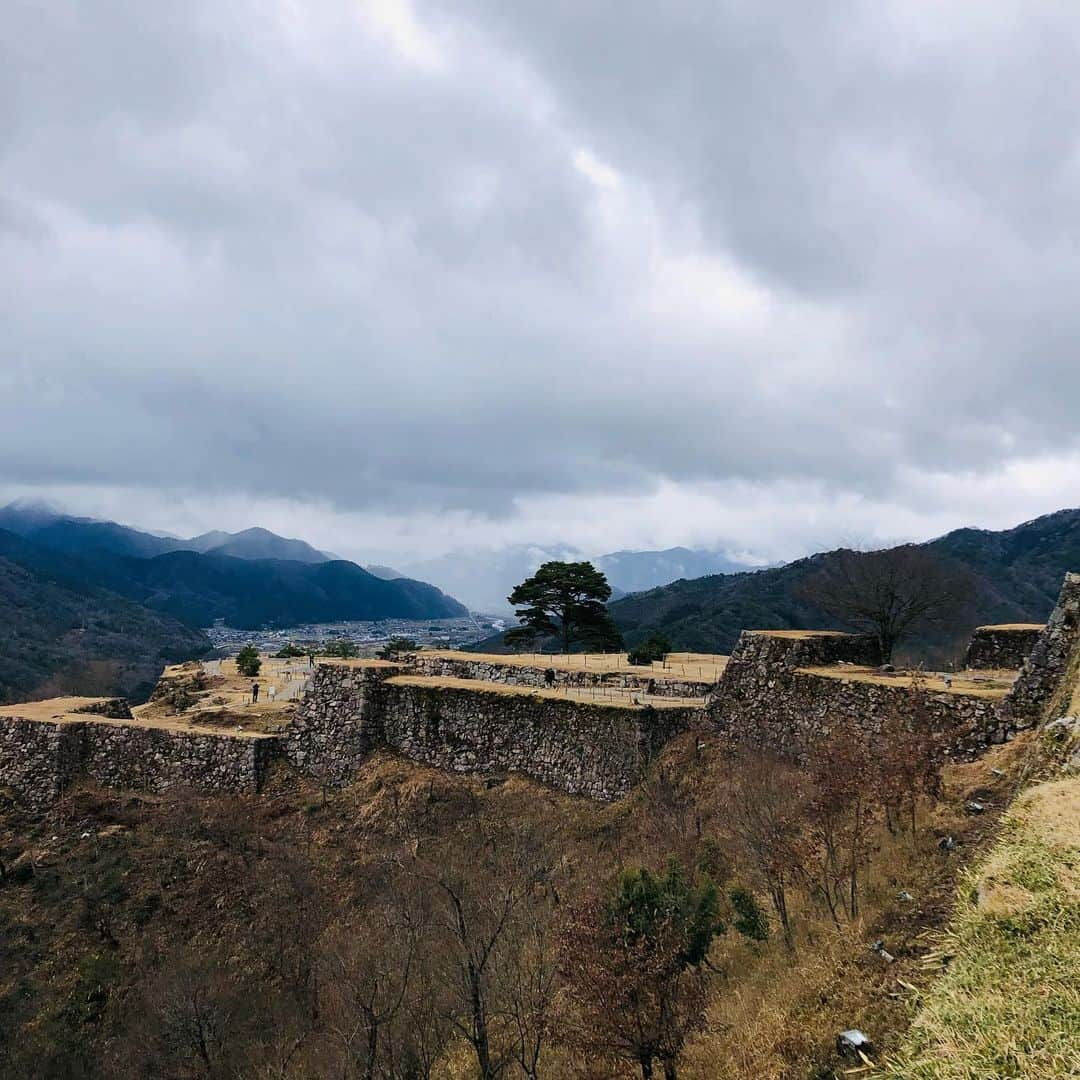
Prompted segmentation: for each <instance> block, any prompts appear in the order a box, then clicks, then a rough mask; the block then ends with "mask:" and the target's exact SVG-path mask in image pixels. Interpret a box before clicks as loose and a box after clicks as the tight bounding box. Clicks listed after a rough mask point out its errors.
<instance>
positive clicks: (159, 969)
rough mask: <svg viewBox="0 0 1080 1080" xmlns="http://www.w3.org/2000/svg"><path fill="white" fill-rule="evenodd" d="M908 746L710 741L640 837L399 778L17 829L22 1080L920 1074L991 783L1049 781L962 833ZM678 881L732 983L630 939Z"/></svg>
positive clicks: (376, 773)
mask: <svg viewBox="0 0 1080 1080" xmlns="http://www.w3.org/2000/svg"><path fill="white" fill-rule="evenodd" d="M913 709H917V703H916V704H914V705H913ZM902 730H903V726H902V725H900V726H898V728H897V731H896V734H895V738H896V740H897V741H896V744H895V748H894V751H893V753H892V756H881V757H880V759H879V756H877V755H870V754H865V753H863V754H861V755H860V756H858V758H857V760H853V758H852V756H851V755H852V753H853V752H854V751H853V750H852V748H851V747H850V746H849V745H848V743H847V742H846V739H847V736H846V735H843V734H841V733H838V734H837V737H836V740H835V741H834V743H832V744H831V745H830V746H828V747H826V748H823V750H822V752H821V754H820V755H819V756H818V757H817V758H816V759H815V761H814V762H813V763H812V764H811V767H810V769H809V770H808V771H807V772H805V773H801V774H800V773H798V772H795V771H793V770H792V769H791V767H790V766H788V765H786V764H785V763H783V762H781V761H778V760H773V759H768V758H765V757H762V756H761V755H741V756H736V757H730V756H728V755H727V753H726V751H725V750H724V748H723V746H722V744H721V743H720V742H719V741H717V740H714V739H712V738H711V737H704V736H701V735H700V734H696V733H691V734H687V735H685V736H682V737H680V738H678V739H676V740H675V741H674V742H673V743H672V744H671V745H669V746H668V747H667V748H666V749H665V751H664V753H663V755H662V757H661V759H660V760H659V761H658V762H657V763H656V764H655V766H654V768H653V770H652V771H651V773H650V775H649V777H648V778H647V780H646V782H645V783H643V784H642V785H641V786H640V787H639V788H638V789H637V790H636V791H635V792H634V793H632V794H631V795H630V796H629V797H628V798H627V799H625V800H623V801H622V802H620V803H618V804H614V805H610V806H599V805H597V804H595V803H590V802H587V801H585V800H580V799H574V798H571V797H568V796H563V795H560V794H558V793H556V792H553V791H549V790H546V789H542V788H539V787H537V786H536V785H534V784H530V783H528V782H526V781H524V780H520V779H517V778H512V779H510V780H508V781H506V782H504V783H501V784H494V785H492V784H488V783H485V782H484V781H483V780H481V779H478V778H475V777H465V776H448V775H444V774H441V773H438V772H436V771H433V770H428V769H424V768H421V767H418V766H416V765H413V764H410V763H407V762H403V761H401V760H399V759H395V758H393V757H390V756H389V755H383V754H378V755H376V756H374V757H373V758H372V759H371V760H370V761H369V762H368V764H367V765H366V766H365V767H364V768H363V770H362V771H361V773H360V775H359V777H358V779H357V781H356V783H354V784H353V785H352V786H351V787H349V788H348V789H345V790H344V791H340V792H333V793H326V792H323V793H320V792H319V791H318V790H317V789H316V788H315V787H313V786H310V785H308V784H306V783H301V782H300V781H298V780H297V779H296V778H295V777H292V776H290V775H287V774H285V773H282V774H281V775H279V776H278V777H277V778H276V780H275V781H274V782H273V783H272V784H271V786H270V789H269V790H268V791H267V792H266V793H265V794H264V795H262V796H259V797H239V798H238V797H232V798H206V797H196V796H194V795H191V794H187V793H183V792H177V793H174V794H171V795H168V796H162V797H145V796H134V795H119V794H104V793H99V792H95V791H90V790H86V789H83V790H76V791H73V792H71V793H69V794H68V795H67V796H66V797H65V798H64V799H63V800H62V801H61V802H60V803H59V804H58V805H57V806H56V807H55V808H54V809H53V810H52V811H51V812H50V814H49V816H48V817H46V818H43V819H42V818H32V817H30V816H27V815H24V814H23V813H21V812H20V811H19V810H17V809H16V808H15V807H14V806H12V805H10V804H8V805H4V806H3V808H2V810H0V866H2V869H0V1075H13V1076H14V1075H18V1076H24V1077H29V1078H33V1077H49V1076H61V1075H62V1076H74V1077H88V1078H96V1077H103V1076H109V1077H117V1078H121V1080H123V1078H125V1077H142V1076H147V1075H154V1076H162V1077H178V1078H179V1077H183V1078H187V1077H202V1078H237V1080H241V1078H243V1080H246V1078H256V1077H259V1078H266V1077H277V1078H282V1080H284V1078H286V1077H288V1078H293V1077H296V1078H300V1080H304V1078H316V1077H317V1078H323V1077H364V1078H372V1080H374V1078H376V1077H387V1078H389V1077H395V1078H404V1077H446V1078H450V1077H461V1078H464V1077H470V1076H481V1077H484V1078H485V1080H487V1078H494V1077H504V1076H506V1077H509V1076H514V1075H523V1076H526V1077H530V1078H539V1077H541V1076H543V1077H571V1076H577V1077H596V1078H600V1077H615V1076H624V1075H629V1073H628V1071H627V1070H628V1069H632V1070H634V1071H636V1072H637V1073H638V1074H641V1073H642V1072H643V1071H645V1065H644V1063H643V1062H644V1058H645V1057H646V1056H648V1055H647V1054H645V1053H643V1052H641V1049H640V1047H641V1045H642V1044H641V1043H640V1042H639V1043H638V1058H637V1061H636V1062H633V1061H632V1060H628V1058H629V1057H631V1051H633V1047H632V1046H630V1043H629V1042H628V1041H627V1039H626V1038H625V1034H626V1032H628V1031H632V1030H639V1031H646V1034H648V1033H649V1032H651V1034H648V1038H649V1040H651V1042H650V1043H649V1046H650V1047H651V1049H648V1047H647V1049H648V1053H649V1054H652V1056H653V1058H655V1060H657V1061H658V1062H659V1064H660V1065H661V1066H662V1068H663V1070H664V1072H665V1074H666V1075H667V1076H668V1077H673V1076H675V1075H680V1076H683V1077H691V1078H700V1080H705V1078H706V1077H709V1078H711V1077H715V1076H717V1075H725V1076H731V1077H736V1078H741V1080H750V1078H751V1077H753V1078H755V1080H760V1078H763V1077H778V1078H779V1077H796V1076H805V1075H807V1074H808V1073H809V1072H810V1071H811V1069H817V1070H825V1071H821V1072H820V1075H822V1076H826V1075H829V1072H828V1070H831V1069H833V1068H834V1067H838V1064H839V1063H838V1062H837V1061H836V1059H835V1058H834V1054H833V1047H832V1044H833V1037H834V1035H835V1032H836V1031H837V1030H839V1029H840V1028H843V1027H848V1026H852V1025H855V1026H862V1027H864V1028H865V1029H866V1030H868V1031H870V1032H872V1034H873V1036H874V1037H875V1041H876V1042H877V1043H878V1044H879V1045H880V1046H881V1047H882V1048H883V1049H884V1050H886V1051H887V1050H888V1049H889V1048H890V1047H891V1046H892V1045H893V1044H894V1043H895V1041H896V1038H897V1036H898V1034H899V1032H900V1030H901V1029H902V1027H903V1025H904V1023H905V1022H906V1012H905V1010H904V1007H903V1000H902V995H903V994H904V993H905V991H904V990H903V988H902V985H901V983H900V982H898V978H897V977H899V978H901V979H902V980H903V981H904V982H912V981H913V980H918V979H919V978H920V975H919V967H920V957H921V955H923V954H924V953H925V951H926V947H925V943H924V942H923V939H922V938H920V934H922V933H924V932H925V930H926V929H927V928H929V927H933V926H935V925H937V924H938V923H939V922H940V920H941V918H942V916H943V914H944V912H945V911H946V910H947V897H948V895H949V890H950V887H951V882H952V879H953V876H954V873H955V870H956V868H957V866H958V865H959V862H960V857H961V853H966V852H970V851H971V850H972V848H973V847H974V846H975V845H976V844H977V843H978V841H979V838H980V837H981V836H982V835H983V834H984V833H985V832H986V831H987V829H988V826H989V822H990V820H991V818H992V817H993V814H994V812H995V811H996V809H998V808H1000V806H1001V805H1002V804H1003V803H1004V801H1005V796H1006V793H1007V791H1008V790H1009V784H1010V780H1009V778H1008V777H998V776H996V775H994V774H993V773H992V772H991V771H990V767H991V766H990V762H996V763H999V764H1001V765H1002V767H1003V768H1004V769H1006V770H1008V771H1012V770H1013V769H1014V766H1012V765H1011V764H1009V762H1010V759H1015V758H1016V756H1017V754H1018V753H1019V750H1018V749H1017V745H1016V744H1012V745H1010V746H1008V747H1004V748H1002V749H1001V750H998V751H994V752H992V755H991V757H990V758H989V759H987V760H984V761H983V762H979V763H976V764H974V765H970V766H949V767H948V768H947V769H946V770H945V776H944V784H943V788H942V791H941V795H942V799H941V801H940V802H935V801H934V800H933V799H930V798H928V797H927V796H928V795H934V794H935V793H936V792H937V788H936V780H935V778H936V776H937V766H938V764H939V762H938V761H937V759H936V758H935V756H934V755H933V754H932V753H931V752H930V750H929V749H927V750H926V752H925V754H924V757H925V762H924V766H925V767H920V768H919V769H912V770H911V772H910V775H908V774H905V775H903V776H901V777H899V778H898V779H897V780H896V782H895V784H893V785H891V786H887V787H883V786H882V785H881V783H880V777H881V774H882V770H883V769H885V768H886V762H890V761H892V760H894V759H895V757H896V756H904V755H907V754H909V753H914V752H917V753H920V754H922V753H923V751H921V750H919V749H918V747H915V749H914V750H913V749H912V745H913V744H908V743H905V742H904V741H903V738H904V737H902ZM890 737H892V736H890ZM905 737H906V736H905ZM886 741H887V740H886ZM888 768H889V769H890V770H891V765H890V766H888ZM975 796H977V797H979V798H980V799H982V801H983V802H984V803H985V804H986V805H987V807H988V811H987V813H986V814H984V815H982V816H978V817H975V816H967V815H965V814H964V813H963V810H962V806H963V802H964V801H965V800H967V799H969V798H971V797H975ZM908 800H910V801H912V802H914V803H917V805H918V813H917V815H916V817H915V819H914V827H913V824H912V816H911V813H910V808H909V806H908V805H907V801H908ZM883 803H885V804H886V805H887V806H888V807H889V808H890V810H889V813H888V815H886V813H885V812H884V810H883V809H882V804H883ZM901 809H902V811H903V812H901ZM946 831H947V832H948V833H950V834H952V835H954V836H955V837H956V838H957V842H958V844H959V852H958V853H954V854H950V853H946V852H943V851H940V850H939V849H938V847H937V839H938V837H939V835H943V834H944V833H945V832H946ZM672 856H674V857H675V858H677V859H678V860H679V861H680V862H681V864H682V865H683V866H684V867H687V868H689V869H688V871H687V872H688V873H692V874H693V875H694V878H693V880H694V881H696V882H700V883H702V887H704V883H705V882H706V880H710V881H712V882H713V883H714V884H715V885H716V886H717V887H718V888H719V900H720V904H721V910H720V911H719V916H720V918H721V919H722V920H723V921H724V922H726V923H728V924H729V925H730V926H731V927H732V928H731V929H728V931H727V933H726V934H722V935H720V936H719V937H717V938H716V940H715V941H714V942H713V943H712V945H711V947H710V948H709V949H708V951H707V955H705V956H704V957H703V958H702V963H700V964H691V963H682V961H679V963H678V964H676V960H675V958H678V957H683V958H684V959H685V958H686V957H688V956H689V955H690V952H689V951H688V945H687V940H688V939H687V937H686V931H685V927H683V926H682V924H680V923H678V922H677V921H670V920H669V919H668V918H667V917H660V918H659V919H658V920H657V921H656V922H655V923H654V924H653V923H651V924H650V925H655V927H656V929H655V932H653V931H650V932H649V934H645V933H644V931H643V932H642V933H640V934H630V935H629V936H627V935H626V934H625V933H623V932H622V931H620V930H618V928H617V926H616V927H613V926H612V924H611V923H609V922H606V921H605V919H606V918H607V917H608V914H609V913H610V912H611V911H613V910H618V908H617V905H615V899H614V898H615V896H616V890H617V889H618V888H619V887H620V886H619V882H620V880H623V878H622V877H621V876H620V875H621V874H622V873H623V872H624V871H629V870H632V869H633V868H636V867H648V868H651V869H652V870H654V871H658V872H659V871H661V870H662V868H663V867H665V866H667V865H668V861H669V859H670V858H671V857H672ZM736 886H738V887H739V888H741V889H743V890H744V891H748V892H749V893H750V894H751V895H756V896H758V897H760V899H761V902H762V904H764V905H767V906H768V907H769V909H770V910H771V911H772V912H773V921H774V922H775V924H776V929H775V930H774V932H772V933H770V934H769V935H768V938H767V940H760V939H751V938H749V937H744V936H743V935H742V934H741V933H739V932H736V930H735V929H734V923H733V919H732V915H733V912H732V911H729V910H728V911H725V910H723V909H724V908H725V907H726V905H727V903H728V901H727V899H726V897H727V895H728V894H729V893H730V892H731V890H732V889H733V888H735V887H736ZM695 887H696V886H695ZM902 891H903V892H906V893H910V895H911V897H912V899H911V900H901V899H898V894H899V893H900V892H902ZM830 901H831V903H830ZM613 905H615V906H613ZM661 914H662V913H661ZM650 935H651V936H650ZM876 938H883V939H884V940H885V945H886V947H887V949H888V951H889V952H890V953H891V954H893V955H894V956H895V957H896V963H895V964H893V965H889V964H888V963H887V962H886V961H885V960H883V959H882V958H881V956H880V955H879V954H877V953H874V952H871V951H870V950H869V949H868V947H867V946H868V945H869V944H870V943H871V942H873V941H874V940H875V939H876ZM568 957H569V958H572V960H573V961H574V962H568ZM673 965H675V966H673ZM680 965H681V966H680ZM889 994H893V995H900V996H899V997H890V996H889ZM642 1009H644V1011H643V1012H641V1011H640V1010H642ZM635 1017H638V1019H635ZM639 1021H640V1022H639ZM646 1021H648V1022H647V1023H646ZM620 1033H621V1034H620ZM650 1067H651V1066H650ZM646 1075H647V1073H646Z"/></svg>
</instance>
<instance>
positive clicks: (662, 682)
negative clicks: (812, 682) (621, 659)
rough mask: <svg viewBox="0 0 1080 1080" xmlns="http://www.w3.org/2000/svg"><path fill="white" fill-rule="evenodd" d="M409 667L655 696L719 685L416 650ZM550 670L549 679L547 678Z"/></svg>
mask: <svg viewBox="0 0 1080 1080" xmlns="http://www.w3.org/2000/svg"><path fill="white" fill-rule="evenodd" d="M408 664H409V667H410V668H411V669H412V670H413V671H415V672H416V674H418V675H428V676H434V677H438V678H451V679H477V680H479V681H480V682H492V683H504V684H506V685H507V686H534V687H544V686H569V687H579V688H582V689H584V688H594V687H607V688H609V689H617V690H640V691H642V693H646V694H650V695H652V696H654V697H673V698H682V697H686V698H700V697H704V696H705V695H706V694H707V693H709V691H710V690H712V689H713V687H714V686H715V685H716V684H715V683H713V682H710V681H709V680H707V679H701V680H693V679H675V678H670V677H667V678H665V677H664V675H663V673H661V672H656V671H652V672H650V671H648V670H647V669H642V671H641V672H640V674H639V673H638V672H635V671H589V670H588V669H587V668H583V669H580V670H578V669H575V670H572V671H571V670H568V669H567V668H560V667H555V666H549V665H546V664H544V663H543V661H542V660H540V661H538V662H537V663H536V664H534V665H524V664H515V663H509V662H508V663H504V664H500V663H499V662H498V661H494V660H491V659H489V658H485V659H484V660H465V659H464V658H462V657H459V656H438V655H431V654H425V653H416V654H413V655H410V656H409V657H408ZM548 672H550V673H551V675H550V682H549V681H548V674H547V673H548Z"/></svg>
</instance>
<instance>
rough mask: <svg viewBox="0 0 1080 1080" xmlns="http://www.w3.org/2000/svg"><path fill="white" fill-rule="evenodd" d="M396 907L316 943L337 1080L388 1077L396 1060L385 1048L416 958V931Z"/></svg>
mask: <svg viewBox="0 0 1080 1080" xmlns="http://www.w3.org/2000/svg"><path fill="white" fill-rule="evenodd" d="M402 915H406V911H405V910H403V909H402V908H401V907H398V908H396V909H395V908H390V907H382V908H381V909H378V910H367V911H365V912H364V913H363V915H362V916H361V917H360V918H358V919H356V920H355V921H352V922H349V923H345V924H340V925H338V926H336V927H335V928H334V930H333V931H332V932H331V933H330V934H329V935H328V936H327V938H326V940H325V941H323V942H322V945H321V948H320V965H319V966H320V971H321V975H322V980H321V981H322V984H323V986H324V992H323V999H324V1000H323V1008H322V1023H323V1027H324V1029H325V1031H326V1033H327V1034H328V1035H329V1037H330V1039H331V1041H332V1042H333V1045H334V1047H335V1049H336V1053H337V1058H338V1061H337V1065H338V1068H337V1069H336V1070H335V1071H336V1073H337V1075H338V1076H341V1077H343V1078H349V1077H358V1078H362V1080H374V1078H375V1077H376V1076H386V1075H393V1062H394V1061H395V1059H396V1058H398V1057H400V1056H401V1055H400V1054H398V1053H395V1052H394V1048H393V1047H390V1046H388V1045H386V1044H387V1043H388V1041H389V1039H388V1036H389V1032H390V1028H391V1025H392V1024H393V1022H394V1020H395V1018H396V1017H397V1016H398V1014H399V1013H400V1012H401V1010H402V1008H403V1007H404V1005H405V1001H406V997H407V995H408V993H409V992H410V990H411V989H412V987H411V979H412V974H413V966H414V964H415V962H416V957H417V934H416V928H415V927H414V926H412V925H410V921H409V919H408V918H407V915H406V918H404V919H403V918H402Z"/></svg>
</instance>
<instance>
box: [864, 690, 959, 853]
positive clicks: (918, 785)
mask: <svg viewBox="0 0 1080 1080" xmlns="http://www.w3.org/2000/svg"><path fill="white" fill-rule="evenodd" d="M875 757H876V761H875V765H876V771H877V777H876V783H877V792H878V798H879V800H880V802H881V805H882V806H883V807H884V809H885V821H886V824H887V825H888V827H889V831H890V832H895V831H896V827H897V824H898V822H899V821H900V820H902V818H903V817H904V816H906V817H907V818H908V821H909V823H910V826H911V832H912V838H914V834H915V825H916V816H917V813H918V807H919V803H920V802H921V801H922V800H924V799H926V800H929V801H930V802H937V801H938V800H939V799H940V798H941V766H942V764H943V762H944V755H943V748H942V745H941V740H940V739H939V738H938V737H937V735H936V733H935V732H934V728H933V724H932V721H931V717H930V713H929V709H928V708H927V700H926V685H925V682H924V680H923V679H922V677H921V675H918V674H916V675H915V676H914V677H913V678H912V681H911V691H910V693H908V694H906V695H905V696H904V697H903V698H902V699H899V700H897V701H896V702H895V703H894V705H893V708H892V710H891V711H890V713H889V715H888V716H887V717H886V718H885V723H884V725H883V727H882V731H881V735H880V737H879V738H878V740H877V741H876V744H875ZM905 811H906V814H905Z"/></svg>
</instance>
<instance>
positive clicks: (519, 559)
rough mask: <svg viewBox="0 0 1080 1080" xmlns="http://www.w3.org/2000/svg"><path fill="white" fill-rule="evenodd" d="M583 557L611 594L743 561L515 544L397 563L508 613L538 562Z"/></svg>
mask: <svg viewBox="0 0 1080 1080" xmlns="http://www.w3.org/2000/svg"><path fill="white" fill-rule="evenodd" d="M584 559H589V560H590V561H591V562H592V563H593V564H594V565H595V566H596V567H597V568H598V569H600V570H603V571H604V573H605V574H606V575H607V579H608V583H609V584H610V585H611V587H612V592H613V595H615V596H622V595H624V594H626V593H632V592H639V591H641V590H643V589H653V588H656V587H657V586H658V585H666V584H668V583H669V582H672V581H678V580H679V579H680V578H693V577H702V576H703V575H706V574H730V573H739V572H741V571H744V570H746V569H747V566H746V564H745V563H740V562H737V561H735V560H734V559H732V558H730V557H729V556H728V555H726V554H725V553H723V552H713V551H701V550H691V549H689V548H684V547H674V548H668V549H666V550H664V551H615V552H612V553H610V554H607V555H599V556H596V555H593V556H590V555H589V554H588V553H586V552H583V551H581V550H579V549H577V548H574V547H571V546H568V545H560V546H538V545H532V544H528V545H527V544H517V545H511V546H509V547H505V548H502V549H499V550H496V551H475V552H453V553H451V554H448V555H442V556H439V557H438V558H434V559H424V560H422V561H418V562H403V563H402V570H403V572H405V573H408V574H409V576H411V577H418V578H422V579H423V580H425V581H434V582H436V583H437V584H438V585H439V586H440V588H443V589H445V590H446V591H447V592H450V593H452V594H453V595H454V596H456V597H459V598H460V599H462V600H463V601H464V602H465V603H467V604H468V605H469V606H470V607H471V608H473V609H474V610H479V611H489V612H495V613H504V612H508V611H510V610H511V608H510V605H509V604H508V603H507V599H506V598H507V596H508V595H509V593H510V591H511V589H513V587H514V586H515V585H517V584H518V583H519V582H521V581H523V580H524V579H525V578H527V577H528V576H529V575H530V574H532V573H534V572H535V571H536V569H537V567H538V566H540V564H541V563H544V562H549V561H551V560H558V561H575V562H579V561H582V560H584ZM371 569H372V572H375V569H374V568H371ZM383 569H385V568H383Z"/></svg>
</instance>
